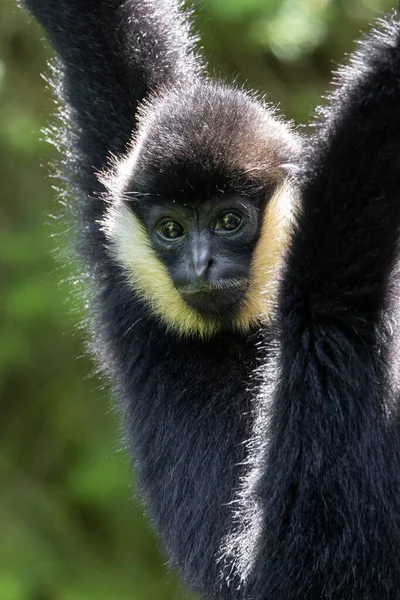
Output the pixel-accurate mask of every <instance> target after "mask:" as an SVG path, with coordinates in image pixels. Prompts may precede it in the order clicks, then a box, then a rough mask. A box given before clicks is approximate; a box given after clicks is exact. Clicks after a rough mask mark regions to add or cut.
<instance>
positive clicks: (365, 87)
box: [229, 15, 400, 600]
mask: <svg viewBox="0 0 400 600" xmlns="http://www.w3.org/2000/svg"><path fill="white" fill-rule="evenodd" d="M337 86H338V87H337V89H336V91H335V92H334V93H333V95H332V96H331V98H330V100H329V103H328V106H327V107H326V108H325V109H324V110H323V111H322V113H321V115H320V119H319V122H318V123H317V125H316V129H315V133H314V135H313V136H312V138H311V140H310V143H309V144H308V148H309V151H308V156H306V158H305V162H304V165H303V166H304V168H303V171H302V174H301V177H302V179H301V184H300V198H301V200H300V209H299V214H298V215H297V219H296V225H295V227H294V232H293V237H292V241H291V246H290V248H289V252H288V257H287V262H286V266H285V270H284V273H283V279H282V286H281V290H280V297H279V304H278V306H279V311H278V319H279V331H280V332H279V337H280V344H279V346H280V353H279V358H278V367H277V368H278V370H279V377H278V380H277V383H276V384H275V387H274V389H273V391H272V393H271V385H266V386H265V389H264V391H263V392H262V393H261V394H260V397H259V398H258V403H259V404H258V411H259V417H258V425H257V435H258V440H259V445H258V446H257V449H256V451H255V453H254V456H253V458H252V460H251V461H250V462H251V463H252V467H251V468H250V472H249V476H248V478H247V479H246V481H245V485H244V488H243V492H242V504H241V507H242V508H241V511H240V510H239V516H240V518H241V520H242V526H241V527H239V532H238V533H237V534H236V535H234V536H232V537H231V539H230V543H231V546H230V548H229V549H230V550H231V551H232V548H233V555H234V558H235V561H236V565H237V568H238V570H239V572H240V574H241V576H242V578H243V579H244V580H245V581H246V597H251V598H257V599H258V598H260V599H269V598H285V600H298V599H300V598H301V599H302V600H317V599H318V600H320V599H322V598H323V599H325V600H377V599H378V598H382V599H383V598H385V600H398V598H399V590H400V481H399V464H400V462H399V439H398V437H397V438H396V437H395V436H393V427H392V426H393V423H392V422H391V421H392V419H391V413H390V406H389V400H390V399H389V393H388V391H387V390H386V389H385V387H386V386H385V368H386V367H385V355H384V353H382V350H384V348H383V346H382V347H381V340H380V338H381V333H382V331H381V328H383V326H384V324H385V323H384V321H385V319H384V318H383V317H382V311H383V309H384V308H385V304H386V302H387V299H388V290H389V280H390V276H391V274H392V269H393V267H394V264H395V261H396V258H397V247H398V241H399V240H398V238H399V228H400V24H399V20H398V16H397V15H395V16H393V17H392V18H387V20H385V21H384V22H382V23H380V25H379V27H378V28H377V29H375V30H373V31H372V33H370V34H369V35H368V36H367V37H366V38H365V39H364V41H363V42H362V43H361V44H360V46H359V49H358V51H357V52H356V53H355V54H354V55H353V57H352V58H351V60H350V63H349V66H347V67H346V68H345V69H343V70H342V71H341V73H340V76H339V79H338V82H337ZM265 375H266V383H268V377H270V376H271V373H268V371H267V370H266V373H265ZM273 375H274V374H273ZM275 381H276V379H275ZM266 411H267V414H269V415H270V418H269V419H268V420H267V419H266V418H265V414H266ZM243 524H244V525H243ZM249 532H250V533H251V535H250V534H249ZM250 548H251V551H250Z"/></svg>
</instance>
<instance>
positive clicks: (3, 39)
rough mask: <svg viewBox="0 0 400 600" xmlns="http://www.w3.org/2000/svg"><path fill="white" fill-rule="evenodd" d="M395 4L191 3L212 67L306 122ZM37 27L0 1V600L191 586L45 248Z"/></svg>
mask: <svg viewBox="0 0 400 600" xmlns="http://www.w3.org/2000/svg"><path fill="white" fill-rule="evenodd" d="M394 4H395V0H330V1H329V0H202V1H201V2H200V1H199V2H195V20H196V28H197V30H198V31H199V32H200V34H201V38H202V45H203V47H204V50H205V53H206V55H207V56H208V58H209V61H210V65H211V67H212V69H215V70H216V71H217V72H220V73H222V74H223V75H224V77H226V78H228V79H232V78H236V80H237V81H239V82H246V84H247V85H248V86H250V87H253V88H256V89H258V90H261V91H265V92H268V99H269V100H270V101H271V102H273V103H275V104H279V105H280V107H281V110H282V112H283V113H284V114H285V115H286V116H287V117H288V118H291V119H294V120H295V122H296V123H298V124H301V123H307V122H308V121H309V119H310V116H312V113H313V110H314V108H315V106H316V105H317V104H318V103H319V102H320V98H321V95H323V94H324V92H325V91H326V89H327V87H328V84H329V78H330V73H331V71H332V69H334V68H335V67H336V66H337V65H338V64H340V62H341V61H342V60H343V57H344V55H345V53H348V52H350V51H351V50H352V49H353V48H354V40H355V39H357V38H358V37H359V36H360V31H364V30H366V29H367V27H368V24H369V23H370V22H371V20H372V19H373V18H374V17H376V16H378V15H379V13H382V12H384V11H388V10H390V9H391V8H392V7H393V6H394ZM41 38H42V32H41V31H40V29H39V27H38V26H37V25H36V24H35V23H34V22H32V21H30V20H29V19H28V17H27V16H26V15H25V14H23V13H21V12H20V11H19V10H18V9H17V8H16V7H15V3H14V0H0V600H92V599H93V600H172V599H174V600H180V599H184V598H189V594H188V593H187V591H186V590H185V589H184V588H182V586H180V585H179V584H178V582H177V580H176V578H175V577H174V576H173V574H167V571H166V568H165V566H164V563H165V559H164V558H163V557H162V555H161V554H160V553H159V550H158V547H157V542H156V539H155V537H154V535H153V534H152V533H151V532H150V531H149V529H148V526H147V524H146V519H145V517H144V516H143V509H142V507H141V506H140V503H139V502H138V501H137V500H136V499H135V498H134V484H133V483H132V480H133V478H132V475H131V473H130V466H129V460H128V459H127V457H126V456H125V455H124V453H123V451H122V450H121V444H120V441H119V440H120V438H121V432H120V430H119V423H118V416H117V415H116V414H115V412H114V410H113V408H112V402H111V399H110V397H109V394H108V392H107V390H106V389H104V388H103V387H102V386H101V383H100V382H99V381H98V380H97V379H96V378H95V377H94V376H92V375H91V372H92V369H93V367H92V365H91V363H90V361H89V359H88V358H86V357H85V356H84V344H83V342H84V338H83V335H82V332H81V331H80V330H79V329H78V328H77V327H76V323H77V322H78V320H79V307H78V308H77V309H76V307H75V308H74V311H73V310H72V303H71V302H69V300H68V296H69V294H70V292H71V290H70V289H69V284H68V281H67V280H68V272H66V270H65V268H62V267H60V265H59V264H58V263H57V261H56V259H55V249H56V248H57V246H58V244H59V242H58V236H59V232H60V230H61V228H62V224H59V223H58V221H57V213H58V212H59V209H58V207H57V203H56V202H55V201H54V198H55V192H54V191H53V190H52V188H51V185H52V182H51V180H50V179H49V178H48V176H47V166H46V165H47V163H48V162H49V161H51V160H52V158H53V148H52V147H50V146H49V145H46V144H45V143H43V142H42V141H41V139H42V138H43V137H44V136H43V134H41V130H42V129H43V127H45V125H46V122H47V120H48V116H49V113H50V112H51V111H52V100H51V96H50V94H49V92H48V91H46V89H45V82H44V81H43V79H42V78H41V76H40V74H41V73H46V60H47V59H48V58H49V57H50V55H51V53H50V51H49V49H48V48H46V47H44V45H43V44H42V42H41ZM63 280H66V282H64V283H63ZM77 313H78V314H77Z"/></svg>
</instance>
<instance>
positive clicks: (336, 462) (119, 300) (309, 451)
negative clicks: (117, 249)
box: [24, 0, 400, 600]
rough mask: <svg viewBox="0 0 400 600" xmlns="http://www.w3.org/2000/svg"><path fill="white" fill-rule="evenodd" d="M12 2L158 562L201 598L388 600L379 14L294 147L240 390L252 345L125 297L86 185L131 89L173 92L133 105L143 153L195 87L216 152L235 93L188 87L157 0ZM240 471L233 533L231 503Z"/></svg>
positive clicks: (167, 5) (389, 215) (393, 564)
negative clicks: (309, 130) (54, 121)
mask: <svg viewBox="0 0 400 600" xmlns="http://www.w3.org/2000/svg"><path fill="white" fill-rule="evenodd" d="M24 6H25V7H26V8H27V9H28V10H29V11H30V12H32V14H34V15H35V16H36V18H38V20H39V21H40V22H41V23H42V24H43V25H44V27H45V28H46V30H47V31H48V33H49V36H50V39H51V41H52V43H53V45H54V47H55V49H56V50H57V52H58V54H59V57H60V58H59V66H58V71H57V74H56V92H57V94H58V97H59V99H60V101H61V103H62V105H63V106H64V108H63V113H62V114H63V123H64V125H63V128H62V130H61V132H62V133H61V135H60V136H59V144H61V147H63V148H67V149H69V151H71V149H72V151H73V152H72V156H71V155H69V154H68V157H70V156H71V157H70V158H68V160H67V163H68V164H67V176H68V178H70V179H72V181H73V184H74V185H75V186H76V189H75V192H76V193H78V194H80V195H81V196H83V198H82V200H83V202H82V203H81V204H80V206H81V209H80V210H79V214H78V223H80V237H79V242H78V245H79V246H80V247H81V248H82V250H83V252H82V255H83V257H84V261H85V264H86V265H87V274H88V279H89V280H90V281H91V282H92V283H91V285H92V288H93V290H92V295H91V298H92V299H91V312H92V314H94V323H93V327H92V331H93V334H94V337H95V351H96V354H97V357H98V359H99V360H100V362H101V364H102V366H103V369H104V371H105V372H107V373H110V374H111V376H112V377H113V380H114V382H115V385H116V388H117V395H118V398H119V399H120V403H121V407H122V409H123V411H124V414H125V416H126V424H127V428H128V431H129V434H130V435H129V440H130V445H131V450H132V455H133V457H134V461H135V465H136V469H137V472H138V480H139V486H140V489H141V491H142V493H143V495H144V496H145V498H146V503H147V506H148V510H149V514H150V517H151V519H152V522H153V523H154V525H155V527H156V528H157V530H158V531H159V533H160V536H161V538H162V541H163V544H164V546H165V547H166V549H167V551H168V554H169V557H170V560H171V563H174V564H177V565H178V566H179V569H180V572H181V574H182V576H183V577H184V578H185V579H186V580H187V581H189V582H190V584H191V585H192V587H193V588H194V589H196V590H199V591H200V592H202V594H203V595H204V597H209V598H227V599H228V598H233V599H237V598H243V599H246V600H248V599H250V598H253V599H254V600H300V599H301V600H314V599H315V600H316V599H320V598H325V599H326V600H382V599H384V598H387V599H388V600H398V599H399V598H400V564H399V557H400V522H399V519H400V506H399V491H400V487H399V467H398V464H399V463H398V458H399V457H398V442H397V439H396V438H395V432H394V431H393V420H394V417H393V414H392V413H390V412H389V410H388V407H389V402H390V401H391V400H392V398H391V397H390V390H389V384H388V379H387V377H386V370H387V364H386V362H387V361H386V347H383V344H382V340H383V339H385V335H384V334H385V331H384V328H385V324H384V322H383V318H382V315H383V314H384V310H385V309H386V301H387V291H388V286H389V279H390V275H391V272H392V269H393V266H394V263H395V260H396V257H397V255H396V250H397V239H398V228H399V224H400V202H399V201H398V200H399V198H398V195H399V192H398V188H399V183H400V168H399V167H398V164H397V161H398V151H399V149H400V148H399V146H400V135H399V134H400V131H399V129H400V114H399V113H400V102H399V99H400V98H399V96H400V89H399V86H400V83H399V82H400V53H399V50H400V48H399V46H400V40H399V36H400V26H399V24H398V21H397V20H396V19H393V20H392V21H388V22H387V24H386V25H385V27H382V28H381V29H380V31H379V32H376V33H374V34H372V35H371V36H370V37H369V38H367V40H366V42H364V45H363V47H362V49H361V50H360V51H359V53H358V54H357V56H356V58H355V59H354V60H353V63H352V66H351V67H349V68H348V69H347V70H346V71H345V72H344V75H343V76H342V77H341V80H340V88H339V91H338V92H337V93H336V94H335V95H334V96H333V97H332V99H331V101H330V104H329V106H328V108H327V109H326V110H325V111H324V112H323V113H322V114H321V116H320V119H319V123H318V126H317V128H316V131H315V134H314V135H313V136H312V139H311V140H310V142H309V144H308V148H309V150H308V153H307V154H306V155H305V156H304V159H303V168H302V171H301V173H300V190H301V205H300V209H299V214H298V215H297V222H296V225H295V228H294V233H293V237H292V241H291V244H290V248H289V253H288V257H287V261H286V264H285V270H284V273H283V277H282V283H281V289H280V295H279V302H278V310H277V318H276V323H275V325H274V336H272V331H265V332H263V337H264V343H265V346H266V348H267V350H268V357H267V359H266V365H265V366H264V368H263V369H261V373H262V375H263V377H264V378H265V385H263V386H262V389H261V391H260V393H259V394H256V393H255V391H254V389H253V391H252V390H251V389H249V381H251V379H250V375H251V373H252V372H254V370H255V367H256V365H257V341H258V335H256V334H254V335H253V336H250V338H249V339H248V338H247V337H245V336H242V335H239V334H234V333H229V332H225V333H221V334H219V335H217V336H215V337H214V338H212V339H211V340H209V341H200V340H197V339H191V338H181V337H178V336H177V335H176V334H174V333H173V332H168V331H165V328H164V327H163V326H162V325H160V324H159V323H158V322H157V320H156V319H154V318H153V317H152V316H151V315H150V313H149V311H148V309H147V308H146V306H145V305H144V304H143V303H142V302H140V301H139V300H137V299H135V297H134V296H133V294H132V292H131V290H130V288H129V286H128V284H127V283H126V281H125V277H124V274H123V273H122V271H121V269H120V268H119V267H118V266H117V265H116V264H115V263H114V262H113V261H112V260H111V259H110V256H109V254H108V253H107V251H106V249H105V239H104V234H103V232H102V231H101V230H100V229H99V223H98V221H99V218H100V217H101V216H102V215H103V213H104V211H105V209H106V204H105V202H104V200H102V198H101V197H100V196H99V193H101V192H103V191H104V190H103V188H102V184H100V183H99V182H98V180H97V178H96V177H95V174H94V173H95V170H101V169H102V168H103V167H104V166H105V165H106V163H107V157H108V154H109V153H110V152H112V153H114V154H117V155H118V154H120V153H122V152H124V150H125V148H126V145H127V144H128V142H129V140H130V138H131V134H132V131H133V130H134V128H135V115H136V114H137V107H138V104H139V103H140V102H142V101H143V100H144V99H146V98H148V96H149V94H153V93H155V92H159V93H161V94H162V95H164V96H165V97H168V92H165V90H169V89H171V88H172V89H173V88H177V87H178V88H179V89H178V93H177V94H176V100H175V104H172V106H171V108H169V106H168V104H167V103H165V102H163V103H162V104H160V105H159V104H157V100H156V101H155V102H154V104H153V105H149V108H148V109H147V112H146V111H145V112H144V122H145V123H146V122H149V116H151V115H152V114H153V113H152V110H153V111H154V114H158V113H156V108H159V107H160V106H161V107H162V109H163V110H164V111H166V114H165V117H166V118H164V120H163V121H162V127H163V128H162V129H161V130H160V127H159V128H158V129H155V130H154V131H153V132H152V136H153V137H151V135H150V138H149V139H150V142H151V141H153V143H154V146H155V148H157V139H160V140H161V142H162V144H161V148H162V147H163V146H164V147H167V140H168V133H169V132H170V131H172V130H173V129H174V127H175V128H176V129H177V130H179V126H180V123H181V121H179V119H178V117H177V113H178V112H179V111H178V109H177V107H178V106H179V101H180V102H181V103H182V105H183V107H185V100H184V99H185V98H186V97H188V98H189V97H190V98H191V102H192V104H187V105H186V107H187V106H190V107H191V109H192V107H193V109H194V110H195V109H196V107H200V106H201V107H204V106H205V104H206V103H207V101H208V100H209V98H210V95H211V97H212V99H213V102H214V103H215V106H217V103H221V99H223V98H225V99H227V100H229V99H231V100H232V103H233V104H235V103H236V104H235V106H237V107H238V108H239V112H238V114H236V113H235V111H231V112H229V111H228V112H226V123H223V124H222V123H219V122H217V123H216V125H215V126H214V127H213V128H212V129H211V135H212V136H214V145H213V147H214V148H216V147H217V146H218V147H219V152H217V151H216V150H215V155H214V156H216V157H219V159H220V160H221V156H222V157H223V156H224V154H223V148H222V147H221V139H222V135H221V132H220V130H219V129H218V128H219V127H221V128H222V130H224V129H223V128H224V127H225V128H226V131H227V132H228V131H233V132H237V131H238V129H237V120H238V115H239V116H240V117H243V120H244V121H245V120H246V119H245V117H246V114H247V111H248V110H249V111H250V109H249V101H248V99H247V100H246V99H245V97H244V96H243V97H242V96H241V95H240V94H239V93H237V92H236V91H235V90H230V89H228V88H224V87H223V86H219V85H215V86H214V87H209V84H207V83H204V84H203V81H204V80H202V79H201V75H200V71H201V68H202V64H201V60H200V59H199V58H198V57H196V56H195V54H194V52H193V41H192V39H191V37H190V35H189V33H188V27H187V25H186V22H185V20H184V19H183V18H181V17H179V13H178V12H177V9H176V5H175V3H174V2H172V0H171V1H169V0H165V1H162V0H159V1H157V0H137V1H134V0H128V1H124V2H122V1H121V0H119V1H111V0H107V1H103V2H100V1H99V0H58V1H57V2H55V1H54V0H25V2H24ZM156 8H157V13H155V9H156ZM155 14H157V17H154V15H155ZM193 90H196V95H194V94H193ZM211 90H214V96H213V95H212V94H211ZM174 93H175V92H173V93H172V94H171V96H170V97H171V98H173V96H174ZM185 93H187V96H185ZM178 98H180V100H179V101H178ZM182 98H183V100H182ZM242 99H243V102H242ZM165 107H166V108H165ZM249 114H250V112H249ZM174 115H175V116H174ZM194 115H195V112H194ZM168 117H169V118H170V123H168ZM171 117H174V118H171ZM193 118H194V117H193ZM146 119H147V121H146ZM183 122H184V125H185V126H187V123H188V122H189V123H190V124H191V123H192V121H190V120H189V121H187V120H186V121H183ZM193 122H194V123H197V122H196V121H195V120H194V121H193ZM169 126H170V129H169ZM239 130H240V129H239ZM240 131H242V130H240ZM244 131H245V129H243V132H244ZM160 133H162V135H161V136H160V137H159V138H158V136H159V134H160ZM190 133H191V131H189V132H186V134H185V135H186V137H187V138H190ZM224 141H225V142H226V140H225V138H224ZM247 142H248V143H247ZM222 146H223V145H222ZM243 146H244V150H243V156H247V154H246V153H248V152H252V151H253V147H254V140H251V139H250V140H248V139H247V138H246V137H244V138H243ZM256 146H257V147H258V144H256ZM226 147H229V144H228V145H226ZM202 148H203V146H199V145H198V146H196V145H194V149H193V155H192V154H191V156H190V160H187V161H186V165H190V164H194V165H196V164H197V163H196V160H197V158H198V155H199V156H200V155H201V154H202V152H201V150H202ZM256 150H257V148H256ZM221 152H222V153H221ZM277 153H278V155H279V157H278V158H279V161H278V162H279V163H282V162H285V159H286V160H290V152H288V151H287V150H286V148H285V147H284V148H283V150H282V151H281V150H280V149H278V151H277ZM239 154H240V153H239ZM154 156H155V155H154V154H152V155H151V157H150V158H152V157H153V158H154ZM167 156H168V153H167ZM207 156H208V155H207ZM193 158H194V159H195V160H194V162H193ZM203 158H204V157H203ZM160 159H161V164H164V165H165V164H166V163H165V159H164V155H163V156H161V157H160ZM163 160H164V162H163ZM204 161H205V162H207V160H206V157H205V158H204ZM224 161H227V159H222V163H223V164H224ZM183 162H185V157H184V160H183ZM267 162H268V161H267V160H265V164H263V165H262V166H263V167H265V169H264V175H263V176H264V177H266V176H267V175H265V173H266V172H267V173H268V169H267V168H266V164H267ZM207 168H208V172H211V171H210V167H209V166H208V167H205V168H204V169H203V172H207ZM196 173H197V172H196ZM188 174H189V175H192V172H191V169H188ZM185 178H186V175H185V176H182V174H181V175H180V178H179V180H180V181H182V180H184V179H185ZM203 183H204V182H202V184H201V185H203ZM87 196H90V199H89V200H87ZM74 206H75V207H76V201H75V202H74ZM73 210H74V211H75V214H77V213H78V210H77V209H76V208H75V209H73ZM272 337H273V340H272V341H273V342H274V343H273V344H272V342H271V338H272ZM272 364H273V365H274V367H273V366H272ZM252 385H253V387H254V388H257V387H258V384H257V381H256V380H253V384H252ZM253 396H255V397H256V401H255V402H254V404H253V402H252V400H253ZM253 412H254V413H255V414H256V425H255V429H254V424H253ZM250 437H252V438H253V446H252V448H253V449H252V453H251V456H250V465H249V467H248V468H247V467H246V471H245V468H244V466H243V463H244V461H245V460H248V457H247V446H246V445H245V444H244V442H245V441H247V440H248V439H249V438H250ZM247 469H248V470H247ZM244 475H246V477H245V479H244V481H245V486H244V487H243V489H242V492H241V495H240V502H239V508H238V509H237V514H238V516H239V521H240V524H239V527H238V528H237V530H233V529H232V520H231V518H232V507H231V506H230V504H231V503H232V502H233V501H234V500H235V497H236V492H237V489H238V488H239V484H240V477H243V476H244ZM249 532H250V533H249ZM253 534H254V537H253ZM224 540H225V542H224ZM224 543H225V554H224V557H223V558H224V560H223V561H221V562H219V560H217V559H219V558H220V555H221V553H222V550H221V548H222V546H223V544H224ZM223 566H224V568H226V569H227V571H225V572H224V575H223V576H222V577H221V573H220V571H221V569H222V568H223Z"/></svg>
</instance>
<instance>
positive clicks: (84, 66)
mask: <svg viewBox="0 0 400 600" xmlns="http://www.w3.org/2000/svg"><path fill="white" fill-rule="evenodd" d="M21 4H22V6H23V7H25V8H26V9H27V10H28V11H29V12H30V13H31V14H32V15H34V16H35V17H36V19H37V20H38V21H39V22H40V23H41V24H42V25H43V27H44V28H45V30H46V32H47V35H48V36H49V39H50V41H51V44H52V45H53V47H54V49H55V50H56V52H57V54H58V57H59V61H58V66H57V69H58V71H57V73H56V76H55V77H54V80H55V84H54V88H55V92H56V95H57V96H58V100H59V104H60V111H61V117H62V120H63V123H64V126H65V127H64V128H63V129H62V130H61V132H59V133H58V140H57V141H58V143H59V144H61V146H62V148H67V149H68V150H70V149H71V148H73V149H74V154H73V156H71V153H70V152H68V154H67V156H68V157H69V158H68V159H67V162H68V164H67V167H69V169H70V170H71V171H72V173H73V175H74V176H75V177H76V176H77V177H78V183H79V186H80V187H81V189H82V191H84V192H85V193H86V194H92V193H93V191H94V190H98V189H102V186H101V185H100V184H99V183H98V180H97V178H96V176H95V172H96V171H99V170H101V169H102V168H103V167H104V165H105V164H106V162H107V157H109V156H110V154H111V153H112V154H116V155H118V154H120V153H122V152H124V150H125V148H126V145H127V144H128V142H129V140H130V138H131V136H132V132H133V130H134V128H135V120H136V118H137V108H138V104H139V103H140V102H142V101H143V100H144V99H145V98H146V97H147V96H148V95H149V93H152V92H154V91H156V90H158V89H159V88H160V87H161V86H166V85H167V86H168V85H171V84H173V83H174V82H175V83H177V82H182V81H185V80H186V79H188V78H191V77H193V75H194V74H195V73H196V72H197V71H198V70H199V69H200V61H199V60H198V59H197V58H196V57H195V55H194V51H193V44H194V38H193V37H191V35H190V32H189V25H188V23H187V20H186V19H185V18H184V17H183V14H182V13H181V12H180V8H179V2H178V1H175V0H21Z"/></svg>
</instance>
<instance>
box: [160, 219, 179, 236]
mask: <svg viewBox="0 0 400 600" xmlns="http://www.w3.org/2000/svg"><path fill="white" fill-rule="evenodd" d="M159 231H160V233H161V235H162V236H163V237H165V238H167V239H168V240H176V239H177V238H180V237H182V236H183V233H184V231H183V227H182V225H179V223H177V222H176V221H164V223H163V224H162V225H161V227H160V229H159Z"/></svg>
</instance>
